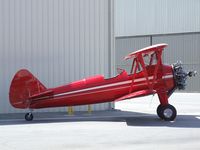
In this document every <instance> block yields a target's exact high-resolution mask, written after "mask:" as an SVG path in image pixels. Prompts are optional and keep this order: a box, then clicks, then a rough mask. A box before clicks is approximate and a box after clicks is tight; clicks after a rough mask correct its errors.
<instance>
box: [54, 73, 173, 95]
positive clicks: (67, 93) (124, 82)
mask: <svg viewBox="0 0 200 150" xmlns="http://www.w3.org/2000/svg"><path fill="white" fill-rule="evenodd" d="M162 78H163V79H169V78H173V75H166V76H163V77H162ZM148 79H149V80H152V79H153V76H150V77H148ZM145 80H146V78H139V79H135V80H134V83H135V82H141V81H145ZM131 82H132V80H128V81H122V82H118V83H111V84H107V85H101V86H96V87H91V88H86V89H81V90H76V91H71V92H66V93H61V94H56V95H54V96H66V95H69V94H76V93H79V92H86V91H90V90H97V89H102V88H107V87H113V86H119V85H125V84H130V83H131Z"/></svg>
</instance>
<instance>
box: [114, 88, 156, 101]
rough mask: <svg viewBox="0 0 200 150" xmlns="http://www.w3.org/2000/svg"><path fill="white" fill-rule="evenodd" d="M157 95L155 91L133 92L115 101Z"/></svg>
mask: <svg viewBox="0 0 200 150" xmlns="http://www.w3.org/2000/svg"><path fill="white" fill-rule="evenodd" d="M155 93H156V91H155V90H141V91H137V92H133V93H130V94H127V95H125V96H122V97H120V98H118V99H116V100H115V101H122V100H125V99H130V98H135V97H140V96H146V95H150V94H155Z"/></svg>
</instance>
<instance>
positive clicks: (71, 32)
mask: <svg viewBox="0 0 200 150" xmlns="http://www.w3.org/2000/svg"><path fill="white" fill-rule="evenodd" d="M110 6H111V1H110V0H0V68H1V69H0V87H1V88H0V113H10V112H22V111H20V110H16V109H14V108H11V106H10V104H9V101H8V91H9V85H10V82H11V79H12V77H13V75H14V74H15V72H16V71H17V70H19V69H21V68H27V69H29V70H30V71H31V72H32V73H33V74H34V75H35V76H37V77H38V79H39V80H40V81H41V82H42V83H44V85H46V86H47V87H54V86H58V85H61V84H65V83H68V82H71V81H74V80H78V79H81V78H84V77H86V76H90V75H95V74H104V75H105V77H108V76H109V70H110V68H109V67H110V66H111V64H110V63H111V62H110V61H109V56H110V55H111V52H110V48H111V45H110V43H109V42H110V41H111V40H112V39H113V37H112V36H111V35H112V34H110V30H111V29H112V27H110V25H111V23H110V18H111V16H109V15H110ZM109 107H110V105H109V104H108V103H106V104H98V105H94V106H93V109H95V110H103V109H109ZM58 110H59V111H63V110H65V108H56V109H48V110H43V111H58ZM76 110H86V107H84V106H80V107H76Z"/></svg>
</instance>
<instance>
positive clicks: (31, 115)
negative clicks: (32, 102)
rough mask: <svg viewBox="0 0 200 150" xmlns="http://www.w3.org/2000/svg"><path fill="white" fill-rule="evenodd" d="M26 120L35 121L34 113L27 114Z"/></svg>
mask: <svg viewBox="0 0 200 150" xmlns="http://www.w3.org/2000/svg"><path fill="white" fill-rule="evenodd" d="M25 119H26V121H32V120H33V114H32V113H26V114H25Z"/></svg>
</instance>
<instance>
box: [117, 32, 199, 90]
mask: <svg viewBox="0 0 200 150" xmlns="http://www.w3.org/2000/svg"><path fill="white" fill-rule="evenodd" d="M199 41H200V33H191V34H171V35H153V36H141V37H117V38H116V67H119V68H124V69H126V70H127V71H128V72H129V71H130V70H129V69H130V65H131V64H130V62H126V61H123V57H124V56H125V55H127V54H128V53H130V52H133V51H136V50H138V49H141V48H143V47H146V46H150V45H151V44H158V43H167V44H168V47H167V48H166V49H165V51H164V55H163V61H164V63H168V64H173V63H176V62H177V61H181V62H182V64H183V66H184V68H185V70H186V71H187V70H188V71H189V70H197V71H198V72H200V42H199ZM198 76H199V75H197V76H196V77H193V78H190V79H189V80H188V82H187V83H188V86H187V87H186V90H185V91H187V92H200V79H199V77H198ZM185 91H184V92H185ZM180 92H183V91H180Z"/></svg>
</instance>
